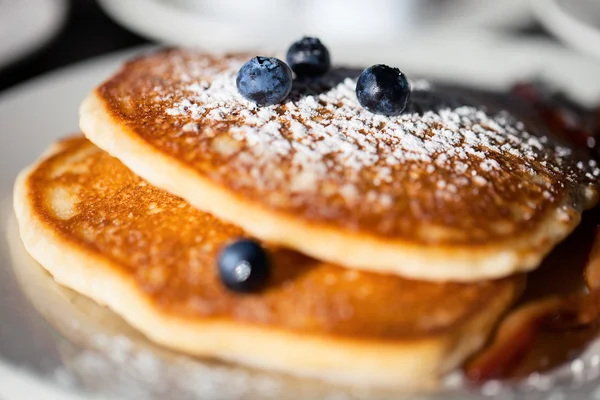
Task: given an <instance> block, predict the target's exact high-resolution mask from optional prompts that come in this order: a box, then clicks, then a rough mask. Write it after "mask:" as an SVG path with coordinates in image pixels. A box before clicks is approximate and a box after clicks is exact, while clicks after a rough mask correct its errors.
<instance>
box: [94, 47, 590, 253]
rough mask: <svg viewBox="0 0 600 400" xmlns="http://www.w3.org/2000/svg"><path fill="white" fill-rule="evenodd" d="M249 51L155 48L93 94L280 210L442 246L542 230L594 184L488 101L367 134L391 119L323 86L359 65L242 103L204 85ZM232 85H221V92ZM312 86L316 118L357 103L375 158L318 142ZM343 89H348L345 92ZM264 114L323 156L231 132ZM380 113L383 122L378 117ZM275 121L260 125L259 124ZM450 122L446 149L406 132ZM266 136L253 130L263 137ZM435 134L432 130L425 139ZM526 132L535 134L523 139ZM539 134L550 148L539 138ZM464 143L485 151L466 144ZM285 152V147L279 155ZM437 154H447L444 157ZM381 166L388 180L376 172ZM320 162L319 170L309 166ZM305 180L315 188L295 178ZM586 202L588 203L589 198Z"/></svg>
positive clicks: (153, 137)
mask: <svg viewBox="0 0 600 400" xmlns="http://www.w3.org/2000/svg"><path fill="white" fill-rule="evenodd" d="M247 59H248V56H247V55H231V56H225V57H220V56H212V55H207V54H199V53H195V52H191V51H181V50H169V51H164V52H159V53H156V54H153V55H150V56H148V57H141V58H139V59H137V60H133V61H131V62H129V63H128V64H126V65H125V66H124V67H123V68H122V69H121V71H120V72H118V73H117V74H116V75H115V76H114V77H113V78H111V79H109V80H108V81H106V82H105V83H104V84H102V85H101V86H100V87H99V88H98V90H97V92H96V93H97V94H98V96H99V97H100V98H101V99H103V100H104V101H105V102H106V105H107V109H108V112H109V113H110V114H111V115H112V116H113V117H114V118H115V119H116V120H117V121H118V123H120V124H123V125H125V126H127V128H128V129H130V131H131V132H132V133H134V134H135V135H137V136H139V137H140V138H141V139H142V140H144V141H145V142H146V143H147V144H148V145H149V146H152V147H153V148H155V149H156V150H158V151H160V152H162V153H164V154H166V155H168V156H170V157H173V158H174V159H175V160H177V161H178V162H181V163H183V164H185V165H186V166H188V167H190V168H192V169H193V170H195V171H197V172H198V173H199V174H201V175H202V176H205V177H207V178H209V179H210V180H211V181H213V182H214V183H215V184H217V185H221V186H223V187H225V188H227V189H228V190H230V191H232V192H234V193H237V194H238V195H240V196H243V197H244V198H247V199H248V200H250V201H253V202H257V203H260V204H261V205H262V206H263V207H266V208H268V209H271V210H273V211H278V212H283V213H286V214H289V215H294V216H296V217H297V218H299V219H304V220H307V221H309V222H315V223H320V224H325V225H333V226H335V227H339V228H341V229H344V230H348V231H352V232H361V233H366V234H376V235H378V236H382V237H386V238H390V239H399V238H400V239H403V240H410V241H419V242H420V241H423V242H426V243H431V244H435V245H439V244H461V245H465V244H468V245H480V244H485V243H489V242H491V241H494V240H498V239H503V238H507V237H512V236H514V235H515V234H519V233H523V232H528V231H531V230H532V229H534V228H535V227H536V226H537V225H538V224H539V223H540V221H541V220H542V219H543V218H544V217H545V216H546V215H547V213H548V212H549V210H551V209H553V208H555V207H558V206H560V205H561V204H563V203H564V202H565V197H567V196H569V195H570V194H571V193H569V192H570V190H571V189H574V188H576V187H577V186H578V185H584V186H585V185H587V184H589V183H590V179H589V178H586V176H585V174H586V172H589V171H590V170H591V168H590V167H589V166H587V164H586V166H585V168H582V169H581V170H580V169H578V168H576V166H575V164H576V163H577V161H579V160H578V159H577V158H576V157H575V159H574V160H570V159H569V157H566V156H563V157H557V154H556V152H557V150H555V148H554V147H553V145H551V144H548V143H547V142H545V141H542V142H538V141H537V138H536V136H535V135H531V134H529V133H527V132H526V130H525V129H526V128H525V127H523V126H522V125H520V124H519V123H517V122H512V121H510V120H507V121H506V122H504V123H505V125H500V123H501V122H500V121H501V120H502V118H504V117H498V118H496V119H494V118H493V116H492V115H485V114H484V111H483V110H484V109H483V108H482V109H481V110H479V112H480V113H481V114H482V115H484V116H483V117H480V116H479V117H478V116H476V115H470V114H468V113H467V114H466V115H463V114H460V113H458V114H456V116H457V117H458V118H459V119H460V118H462V119H463V120H462V121H460V122H458V123H456V124H454V125H452V126H450V125H449V124H447V123H448V120H447V119H442V118H438V119H440V120H439V121H435V120H434V119H433V118H430V119H429V120H428V119H426V118H425V117H424V116H422V117H419V118H421V120H422V123H423V124H425V125H426V126H425V127H424V128H423V131H422V132H420V131H418V132H417V133H415V134H414V135H403V134H400V133H398V132H389V134H388V135H387V136H385V137H383V138H381V139H378V140H371V141H369V136H371V137H375V136H376V135H377V133H382V132H386V129H392V128H389V127H388V128H386V125H392V123H393V122H394V121H395V120H394V119H393V118H384V117H380V118H373V119H371V120H367V119H365V118H367V117H365V116H362V115H352V114H351V112H352V111H356V110H355V108H354V106H355V104H354V103H355V102H356V100H355V99H353V98H349V99H345V98H341V99H339V100H338V101H339V104H331V101H332V100H331V98H330V97H322V96H321V97H319V96H318V95H316V94H315V93H327V90H325V89H330V91H333V90H335V87H334V89H331V86H332V85H334V84H335V83H339V82H343V78H344V77H345V76H348V77H353V76H354V75H353V72H352V71H346V70H342V71H337V72H336V73H339V74H341V76H337V75H333V74H332V76H330V77H329V80H328V79H327V78H324V79H323V81H322V82H320V81H319V84H322V85H323V88H318V89H314V88H312V87H311V88H303V87H298V88H297V91H298V93H296V94H293V95H292V96H291V99H292V101H290V102H288V103H285V104H282V105H276V106H273V107H270V108H266V107H265V108H259V109H255V108H251V105H250V104H249V103H247V102H244V100H243V98H241V96H240V95H237V97H235V95H234V94H232V93H228V94H229V96H231V97H226V99H227V101H231V102H236V103H238V104H236V105H238V107H235V106H231V105H223V104H222V103H223V101H225V100H219V101H217V100H215V99H213V98H212V97H211V95H212V93H209V92H208V90H203V87H204V85H206V86H210V85H211V84H213V85H217V83H215V81H216V80H219V79H221V78H222V77H223V76H224V75H223V74H230V75H225V78H226V79H229V80H231V81H233V78H234V76H235V73H236V72H237V68H238V67H239V66H240V65H241V64H242V63H243V61H245V60H247ZM317 86H318V85H317ZM199 87H200V88H199ZM230 89H231V87H227V86H226V85H225V84H223V89H222V91H223V92H225V91H227V90H230ZM207 93H208V94H207ZM420 93H421V92H419V91H416V92H415V93H414V94H413V97H417V99H414V98H413V101H414V102H417V101H418V98H419V97H421V98H422V101H426V100H425V99H423V98H424V97H425V96H432V95H433V96H435V95H437V94H436V93H435V92H429V91H425V94H420ZM312 94H315V95H314V98H315V99H316V101H317V102H319V103H320V104H319V105H316V106H314V108H313V112H312V115H311V118H312V119H315V120H317V121H319V124H321V125H322V126H329V125H330V124H331V125H332V124H333V123H335V122H337V120H336V118H340V116H339V115H337V114H336V112H338V111H332V110H339V109H340V107H341V106H342V105H343V103H344V102H352V104H351V106H352V107H351V106H350V105H349V106H348V112H347V114H344V116H345V117H346V118H348V119H351V118H352V122H356V123H357V124H359V125H360V126H361V128H360V129H362V130H363V132H361V133H362V134H363V136H364V139H365V141H366V143H358V144H357V143H352V145H355V148H354V149H352V150H353V151H355V153H359V152H363V153H364V152H366V151H367V150H366V149H368V144H371V145H376V146H379V147H380V148H381V149H380V150H378V151H375V152H374V154H373V157H374V158H376V159H377V160H376V161H373V162H371V161H370V160H367V158H366V156H364V158H358V157H357V158H358V160H354V159H352V160H347V159H344V160H343V161H345V163H342V161H341V160H339V159H337V158H335V155H334V154H329V153H327V154H325V155H324V153H326V152H327V151H329V150H331V151H332V152H334V151H335V149H333V150H332V149H320V150H319V149H317V148H311V147H310V146H312V145H314V144H315V143H319V141H320V142H322V143H323V142H326V141H329V142H332V140H330V139H329V136H326V137H321V138H320V139H319V138H317V136H319V135H322V132H320V131H319V130H318V129H317V128H318V127H315V126H312V125H309V124H308V121H304V120H302V118H303V117H302V115H300V114H301V112H296V113H294V112H293V111H292V110H295V108H294V107H300V106H299V105H300V104H301V99H302V98H305V97H307V96H308V95H312ZM337 95H340V94H339V93H338V94H337ZM343 95H345V96H351V94H349V93H346V92H344V93H343ZM224 96H225V95H223V96H221V97H224ZM340 96H341V95H340ZM214 97H216V96H214ZM426 106H427V105H426ZM336 107H337V108H336ZM211 110H212V111H215V110H216V111H219V112H218V113H216V114H219V115H218V116H214V115H213V114H215V113H214V112H212V113H211ZM221 110H230V114H227V115H221V112H222V111H221ZM267 110H268V111H267ZM244 111H246V113H244ZM297 114H298V115H297ZM440 115H442V113H440ZM436 117H438V116H437V115H436ZM452 117H454V116H452ZM253 118H254V119H253ZM469 118H470V119H473V120H472V121H469ZM475 118H481V120H475ZM257 119H258V120H261V119H262V120H263V121H262V122H264V121H267V123H268V122H274V123H278V124H281V126H279V127H277V128H276V129H277V130H278V132H277V134H274V135H275V136H276V135H281V136H282V137H283V139H284V140H287V141H289V142H290V143H291V145H292V146H293V145H295V144H301V143H304V142H305V141H309V140H308V139H305V138H306V137H307V136H311V135H314V136H315V139H314V140H313V141H310V142H309V146H308V147H307V149H308V150H307V149H304V148H302V150H303V151H309V152H311V156H312V155H319V156H323V157H322V158H320V159H310V161H307V160H303V161H305V164H302V165H300V166H298V165H296V164H295V162H299V161H298V160H297V159H298V155H297V153H298V152H300V147H298V148H296V147H293V148H291V149H284V148H281V149H272V148H271V149H262V150H260V152H259V151H257V150H256V148H257V147H261V146H264V147H277V146H281V143H279V142H277V141H274V140H273V141H271V142H269V143H258V142H256V141H252V138H251V136H252V134H251V132H250V131H249V130H248V131H245V132H244V135H245V137H243V136H244V135H241V136H242V137H240V136H237V135H235V134H233V133H232V131H233V130H235V129H237V128H246V127H252V126H253V125H256V124H260V123H261V122H255V121H254V120H257ZM417 120H418V119H417ZM294 122H298V123H300V124H301V125H302V127H303V128H304V130H305V132H304V133H303V134H302V135H303V136H299V134H297V133H296V132H295V131H294V126H292V124H293V123H294ZM375 123H377V125H373V124H375ZM414 123H415V122H414V121H413V120H412V119H409V118H408V117H406V121H403V122H402V123H400V124H399V126H400V127H402V128H404V129H407V128H406V127H407V126H408V125H409V124H414ZM444 123H446V124H447V125H445V126H444V125H443V124H444ZM190 124H191V125H190ZM486 124H487V125H486ZM190 126H191V127H190ZM259 126H260V125H259ZM302 127H300V128H299V129H302ZM319 127H320V126H319ZM270 128H272V127H268V126H267V125H263V126H262V128H261V129H263V130H265V129H270ZM296 128H297V127H296ZM396 128H398V127H396ZM344 129H346V132H345V131H344ZM444 129H445V130H447V131H448V135H455V137H453V138H448V140H449V141H453V143H451V146H449V147H446V148H442V147H443V146H441V145H440V144H439V143H438V145H439V146H438V147H439V149H438V150H436V149H433V150H430V151H428V152H425V151H423V152H419V150H418V149H416V148H413V147H410V145H409V144H405V143H404V142H407V141H408V139H405V138H406V137H410V138H411V139H413V140H415V143H414V144H413V143H411V144H412V145H414V146H415V147H418V146H419V145H420V146H422V147H423V148H427V147H435V146H434V144H435V143H434V138H433V137H434V136H435V134H434V131H436V130H444ZM339 130H340V134H341V135H349V133H348V132H347V131H348V130H351V125H348V126H346V125H344V126H341V127H339ZM466 132H470V134H471V135H474V136H477V135H479V136H481V137H484V136H485V137H486V140H485V141H484V140H482V141H476V140H473V141H472V142H471V141H470V139H469V134H467V133H466ZM490 132H495V134H496V136H494V135H492V134H490ZM486 135H489V137H488V136H486ZM440 136H442V135H440ZM266 137H267V136H266V135H265V136H264V137H263V136H260V137H258V135H257V138H256V140H260V139H261V138H263V139H264V138H266ZM428 137H429V138H432V139H431V141H427V138H428ZM424 138H425V139H424ZM416 140H420V142H417V141H416ZM435 140H438V138H437V137H436V138H435ZM528 141H531V143H532V144H527V142H528ZM523 142H524V143H523ZM419 143H420V144H419ZM326 145H330V146H332V147H335V146H340V149H338V151H342V150H341V149H342V148H343V147H344V146H347V147H348V146H350V141H345V142H340V143H337V142H336V143H328V144H326ZM326 145H323V146H326ZM444 145H446V143H445V144H444ZM503 145H504V147H503ZM540 145H541V146H543V147H544V148H543V149H538V148H537V146H540ZM384 147H385V149H383V148H384ZM494 147H499V149H498V150H496V149H493V148H494ZM395 148H396V151H401V152H405V153H406V154H411V156H410V157H408V158H407V157H406V154H405V155H404V156H398V157H399V159H400V160H398V159H396V160H395V161H394V162H393V161H390V160H389V159H385V158H384V157H383V154H381V153H383V152H384V151H387V149H390V150H394V149H395ZM452 148H453V149H455V150H456V151H455V152H454V154H452V152H451V151H448V150H449V149H452ZM465 151H466V152H467V153H476V152H480V153H481V154H461V152H465ZM558 151H559V152H560V151H562V150H558ZM278 152H279V155H276V154H273V153H278ZM411 152H416V153H414V154H413V153H411ZM526 157H528V159H527V158H526ZM329 159H331V161H332V163H330V162H328V160H329ZM440 160H447V163H446V164H444V165H442V161H440ZM584 161H585V160H584ZM311 162H312V163H316V164H318V166H319V167H320V168H321V170H319V171H318V172H316V169H314V170H313V169H311V165H309V164H310V163H311ZM353 162H354V163H356V164H359V165H358V166H357V168H356V169H354V168H352V165H351V164H352V163H353ZM275 169H276V170H275ZM386 169H387V171H385V170H386ZM383 171H385V173H386V174H387V175H388V176H389V179H387V178H388V176H380V175H379V174H381V173H383ZM317 173H318V175H317V176H313V175H312V174H317ZM305 180H306V182H305ZM461 181H463V183H461ZM302 185H308V186H309V187H308V188H304V187H302V188H301V190H300V189H298V187H300V186H302ZM295 189H298V190H295ZM577 201H578V202H581V201H580V200H579V199H577ZM584 206H588V205H587V204H585V205H583V204H582V205H581V207H584ZM489 221H495V223H494V224H491V223H489ZM421 226H422V227H423V230H424V231H425V232H424V233H423V234H422V235H421V234H420V232H419V229H415V228H416V227H421ZM429 226H431V227H443V229H444V230H446V231H447V232H444V234H443V235H440V236H439V237H436V236H435V235H431V234H430V233H429V232H427V231H428V229H427V228H428V227H429Z"/></svg>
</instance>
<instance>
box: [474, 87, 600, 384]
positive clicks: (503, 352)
mask: <svg viewBox="0 0 600 400" xmlns="http://www.w3.org/2000/svg"><path fill="white" fill-rule="evenodd" d="M513 92H514V94H516V95H517V97H519V98H521V99H522V100H525V101H526V102H528V103H529V104H531V105H532V106H533V107H534V109H535V110H536V111H537V112H538V114H539V116H540V117H541V119H542V120H543V121H544V123H545V125H546V126H547V128H548V129H549V130H551V131H552V132H553V133H554V134H556V135H557V136H559V137H562V138H563V139H565V140H567V141H569V142H571V143H572V144H574V145H575V146H577V147H580V148H585V149H588V150H589V151H590V152H591V153H592V154H593V155H594V157H598V155H599V154H600V152H599V146H598V141H597V140H596V137H597V135H598V134H599V133H600V108H598V109H597V110H596V111H595V112H589V111H586V110H583V109H582V108H581V107H579V106H577V105H575V104H573V103H572V102H570V101H569V100H568V99H565V98H563V97H560V96H557V95H554V94H549V93H548V92H547V91H545V90H544V89H543V88H542V89H541V88H540V87H539V86H536V85H534V84H519V85H516V86H515V88H514V91H513ZM592 238H593V240H592ZM544 264H545V265H542V266H541V267H540V269H539V270H537V271H535V272H533V273H532V274H530V285H529V287H528V289H527V292H526V294H525V296H524V299H523V301H522V304H521V305H520V306H518V307H517V308H516V309H515V310H514V311H512V312H511V313H510V314H509V315H508V316H507V317H506V318H505V319H504V320H503V321H502V323H501V324H500V326H499V327H498V330H497V332H496V335H495V337H494V338H493V340H492V342H491V343H490V345H489V346H488V347H487V348H486V349H484V350H483V351H482V352H480V353H479V354H477V355H475V357H473V358H472V359H471V360H469V361H468V362H467V363H466V365H465V367H464V371H465V375H466V376H467V378H468V379H469V380H470V381H472V382H475V383H481V382H485V381H487V380H491V379H505V380H506V379H516V378H523V377H526V376H528V375H530V374H531V373H534V372H544V371H548V370H550V369H552V368H554V367H556V366H559V365H561V364H563V363H565V362H568V361H571V360H573V359H574V358H576V357H577V356H578V355H579V354H581V352H582V351H583V350H584V349H585V348H586V346H587V345H588V344H589V343H590V342H591V341H592V340H593V339H595V338H596V337H598V336H599V335H600V209H599V208H598V207H597V208H596V209H595V210H593V211H590V212H588V213H587V214H586V215H584V223H583V224H582V226H580V227H579V228H578V229H577V230H576V232H575V233H574V234H573V235H572V236H571V237H570V238H569V239H568V240H567V241H566V242H565V243H563V244H562V245H560V246H559V247H557V249H556V250H555V251H554V252H552V254H551V255H550V256H549V257H548V259H547V260H546V261H545V263H544ZM549 278H551V280H549ZM578 287H579V288H578ZM582 289H583V290H582Z"/></svg>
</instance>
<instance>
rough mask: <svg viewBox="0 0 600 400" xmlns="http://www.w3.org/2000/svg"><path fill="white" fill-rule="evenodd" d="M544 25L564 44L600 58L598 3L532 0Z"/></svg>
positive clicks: (575, 0)
mask: <svg viewBox="0 0 600 400" xmlns="http://www.w3.org/2000/svg"><path fill="white" fill-rule="evenodd" d="M533 5H534V10H535V13H536V15H537V16H538V18H539V19H540V21H542V23H543V24H544V26H545V27H546V28H547V29H548V30H549V31H550V32H552V33H554V34H555V35H556V36H557V37H559V38H560V39H561V40H563V41H564V42H565V43H567V44H569V45H571V46H573V47H574V48H576V49H578V50H580V51H582V52H584V53H585V54H589V55H591V56H594V57H598V58H600V1H597V0H533Z"/></svg>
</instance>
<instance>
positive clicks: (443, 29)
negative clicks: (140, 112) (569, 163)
mask: <svg viewBox="0 0 600 400" xmlns="http://www.w3.org/2000/svg"><path fill="white" fill-rule="evenodd" d="M599 21H600V1H598V0H502V1H497V0H368V1H367V0H252V1H249V0H0V91H3V90H6V89H8V88H9V87H11V86H14V85H17V84H18V83H21V82H23V81H25V80H28V79H30V78H33V77H36V76H38V75H40V74H43V73H44V72H47V71H50V70H53V69H56V68H58V67H61V66H65V65H68V64H72V63H75V62H78V61H82V60H85V59H88V58H90V57H93V56H98V55H102V54H105V53H110V52H114V51H117V50H123V49H127V48H133V47H135V46H140V45H148V44H151V43H169V44H181V45H192V46H200V47H205V48H208V49H211V50H217V51H226V50H238V49H250V48H264V49H266V50H269V49H275V50H283V49H285V48H287V46H288V45H289V43H291V42H292V41H294V40H295V39H297V38H299V37H300V36H302V35H304V34H310V35H314V36H318V37H320V38H321V40H322V41H323V42H325V43H326V44H327V45H328V46H329V47H330V50H331V53H332V55H333V57H334V58H335V60H334V61H336V62H344V63H367V62H370V61H371V60H375V62H389V63H394V64H396V65H398V64H400V65H398V66H399V67H400V68H403V69H406V70H409V71H410V72H412V73H416V74H419V75H423V76H430V77H433V78H437V79H442V80H451V81H460V82H466V83H469V84H473V85H478V86H488V87H491V88H502V87H504V86H506V85H508V84H510V83H511V82H514V81H516V80H519V79H528V78H531V79H537V78H539V77H541V78H543V79H547V80H549V81H552V82H553V84H555V85H557V86H559V87H560V88H561V89H563V90H565V91H567V92H570V93H573V95H574V96H576V97H578V98H580V99H581V101H582V102H588V103H591V102H594V101H597V99H598V98H599V97H600V73H597V72H600V61H599V60H600V29H599V25H600V22H599ZM568 76H573V77H574V78H572V79H571V78H566V77H568ZM576 76H577V77H576ZM575 77H576V78H575ZM574 81H576V82H574Z"/></svg>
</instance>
